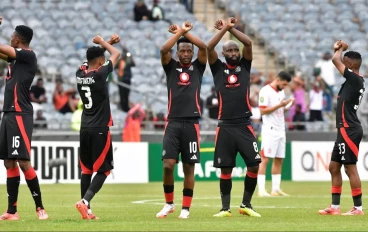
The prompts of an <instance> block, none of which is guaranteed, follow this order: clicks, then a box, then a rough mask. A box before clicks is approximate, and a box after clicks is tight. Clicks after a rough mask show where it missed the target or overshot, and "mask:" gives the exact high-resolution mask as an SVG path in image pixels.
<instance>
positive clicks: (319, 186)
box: [0, 181, 368, 231]
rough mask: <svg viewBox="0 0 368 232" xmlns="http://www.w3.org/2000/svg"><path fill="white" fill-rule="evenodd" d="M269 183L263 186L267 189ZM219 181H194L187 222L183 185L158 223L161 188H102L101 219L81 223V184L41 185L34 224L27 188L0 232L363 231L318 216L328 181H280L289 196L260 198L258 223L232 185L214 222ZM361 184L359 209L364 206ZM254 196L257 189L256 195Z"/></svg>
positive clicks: (344, 204) (239, 188) (347, 219)
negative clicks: (40, 211) (224, 213)
mask: <svg viewBox="0 0 368 232" xmlns="http://www.w3.org/2000/svg"><path fill="white" fill-rule="evenodd" d="M270 185H271V184H270V182H268V183H267V187H268V188H269V187H270ZM218 186H219V183H218V182H197V183H196V186H195V190H194V199H193V205H192V208H191V211H190V212H191V213H190V219H187V220H181V219H178V216H179V213H180V209H181V196H182V183H176V185H175V199H176V200H175V203H176V210H175V212H174V213H173V214H170V215H169V216H168V217H167V218H166V219H157V218H156V217H155V215H156V213H157V212H158V211H159V210H161V208H162V206H163V201H164V200H163V190H162V183H150V184H121V185H105V186H104V187H103V188H102V190H101V191H100V193H98V194H97V195H96V197H95V198H94V199H93V201H92V204H91V205H92V209H93V212H94V213H95V214H96V215H97V216H99V217H100V218H101V219H100V220H98V221H83V220H81V219H80V215H79V213H78V211H77V210H76V209H75V208H74V204H75V202H77V201H78V200H79V185H66V184H56V185H42V186H41V190H42V194H43V202H44V205H45V208H46V210H47V212H48V214H49V216H50V219H49V220H47V221H40V220H38V219H37V217H36V214H35V212H34V203H33V200H32V198H31V194H30V193H29V190H28V188H27V186H26V185H21V187H20V195H19V199H18V212H19V215H20V217H21V219H20V220H19V221H2V222H0V231H303V230H304V231H358V230H367V223H366V222H367V219H366V218H365V217H366V216H320V215H318V213H317V211H318V210H319V209H322V208H324V207H326V206H328V205H329V204H330V201H331V200H330V198H331V197H330V194H329V192H330V183H328V182H282V187H283V190H284V191H285V192H287V193H289V194H291V196H290V197H272V198H259V197H257V196H256V194H255V196H254V198H253V202H252V203H253V207H254V209H255V210H256V211H258V212H259V213H261V215H262V217H261V218H251V217H247V216H243V215H240V214H239V213H238V210H237V209H238V206H239V205H240V203H241V199H242V192H243V183H242V182H240V181H237V182H234V183H233V191H232V201H231V209H232V213H233V216H232V217H231V218H214V217H213V216H212V215H213V214H215V213H217V212H218V210H219V209H220V208H221V207H220V197H219V188H218ZM367 188H368V184H367V183H363V206H364V203H365V202H366V201H367V197H366V195H364V193H365V191H364V190H365V189H367ZM1 191H3V192H2V193H0V194H1V195H2V196H3V197H2V198H1V201H0V202H1V204H0V208H1V209H3V210H5V209H6V208H7V204H6V202H7V200H6V188H5V186H4V185H2V186H1ZM256 191H257V190H256ZM352 205H353V203H352V198H351V195H350V186H349V183H347V182H345V183H344V186H343V194H342V197H341V208H342V211H343V212H345V211H348V210H349V209H350V208H351V207H352Z"/></svg>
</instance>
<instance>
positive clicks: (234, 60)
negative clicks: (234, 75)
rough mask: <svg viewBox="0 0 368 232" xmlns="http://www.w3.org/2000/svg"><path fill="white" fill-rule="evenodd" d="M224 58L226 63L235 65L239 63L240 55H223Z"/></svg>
mask: <svg viewBox="0 0 368 232" xmlns="http://www.w3.org/2000/svg"><path fill="white" fill-rule="evenodd" d="M225 60H226V63H227V64H228V65H230V66H235V65H238V64H239V60H240V57H238V56H236V57H233V56H231V57H226V56H225Z"/></svg>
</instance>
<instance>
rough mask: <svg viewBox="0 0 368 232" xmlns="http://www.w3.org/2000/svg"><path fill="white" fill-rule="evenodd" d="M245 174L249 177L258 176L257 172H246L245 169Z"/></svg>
mask: <svg viewBox="0 0 368 232" xmlns="http://www.w3.org/2000/svg"><path fill="white" fill-rule="evenodd" d="M247 176H249V177H250V178H257V177H258V173H254V172H248V171H247Z"/></svg>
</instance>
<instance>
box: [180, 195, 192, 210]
mask: <svg viewBox="0 0 368 232" xmlns="http://www.w3.org/2000/svg"><path fill="white" fill-rule="evenodd" d="M192 199H193V197H188V196H183V203H182V206H183V207H188V208H189V207H190V206H191V205H192Z"/></svg>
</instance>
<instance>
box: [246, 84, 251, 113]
mask: <svg viewBox="0 0 368 232" xmlns="http://www.w3.org/2000/svg"><path fill="white" fill-rule="evenodd" d="M245 101H246V102H247V105H248V108H249V110H250V111H251V112H252V107H251V106H250V103H249V88H248V89H247V95H246V97H245Z"/></svg>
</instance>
